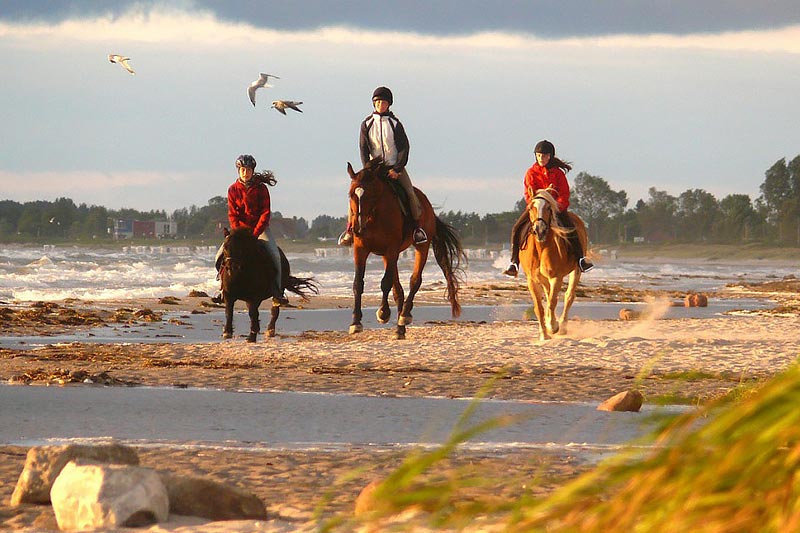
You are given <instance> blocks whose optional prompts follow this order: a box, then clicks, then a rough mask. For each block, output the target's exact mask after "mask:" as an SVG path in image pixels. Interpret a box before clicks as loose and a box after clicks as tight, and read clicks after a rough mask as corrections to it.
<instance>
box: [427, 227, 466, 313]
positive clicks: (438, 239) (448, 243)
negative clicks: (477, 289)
mask: <svg viewBox="0 0 800 533" xmlns="http://www.w3.org/2000/svg"><path fill="white" fill-rule="evenodd" d="M434 218H435V219H436V234H435V235H434V237H433V255H434V257H436V262H437V263H439V267H440V268H441V269H442V273H444V277H445V279H446V280H447V293H446V294H447V299H448V300H449V301H450V310H451V313H452V315H453V316H454V317H458V316H460V315H461V304H460V303H458V288H459V285H460V284H461V281H462V279H463V276H464V270H463V269H462V268H461V261H464V262H465V263H466V261H467V255H466V254H465V253H464V249H463V248H462V247H461V241H460V240H459V238H458V234H457V233H456V231H455V229H453V227H452V226H450V225H448V224H445V223H444V222H442V221H441V220H440V219H439V217H434Z"/></svg>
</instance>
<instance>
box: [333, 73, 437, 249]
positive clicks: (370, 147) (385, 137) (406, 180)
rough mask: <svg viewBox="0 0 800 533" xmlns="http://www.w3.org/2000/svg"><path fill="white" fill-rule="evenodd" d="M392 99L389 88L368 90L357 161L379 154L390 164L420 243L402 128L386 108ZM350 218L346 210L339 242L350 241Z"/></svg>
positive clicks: (417, 211) (418, 211)
mask: <svg viewBox="0 0 800 533" xmlns="http://www.w3.org/2000/svg"><path fill="white" fill-rule="evenodd" d="M393 101H394V99H393V96H392V91H391V90H389V88H388V87H378V88H377V89H375V91H374V92H373V93H372V105H373V107H374V109H375V111H374V112H373V113H372V114H371V115H369V116H368V117H367V118H365V119H364V121H363V122H362V123H361V134H360V136H359V148H360V149H361V164H362V165H363V166H366V164H367V163H368V162H369V161H370V160H372V159H376V158H380V159H382V160H383V162H384V163H386V164H387V165H389V166H390V167H391V169H390V170H389V177H390V178H392V179H395V180H397V181H398V183H400V185H402V186H403V189H405V191H406V194H407V195H408V203H409V204H410V207H411V216H412V218H413V219H414V222H415V224H416V229H415V230H414V244H422V243H423V242H425V241H427V240H428V236H427V235H426V234H425V231H424V230H423V229H422V228H421V227H420V225H419V219H420V217H421V216H422V206H421V205H420V203H419V198H417V195H416V193H415V192H414V186H413V185H412V184H411V178H410V177H409V176H408V171H406V164H407V163H408V149H409V143H408V137H407V136H406V130H405V128H403V124H402V123H401V122H400V120H398V118H397V117H396V116H394V113H392V112H391V111H389V106H391V105H392V103H393ZM351 219H352V213H348V217H347V220H348V224H347V229H346V230H345V231H344V233H342V234H341V236H340V237H339V244H343V245H350V244H351V243H352V242H353V235H352V228H351Z"/></svg>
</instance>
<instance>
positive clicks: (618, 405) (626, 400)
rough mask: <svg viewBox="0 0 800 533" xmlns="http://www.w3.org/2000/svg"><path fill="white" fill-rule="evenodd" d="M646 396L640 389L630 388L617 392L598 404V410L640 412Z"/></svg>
mask: <svg viewBox="0 0 800 533" xmlns="http://www.w3.org/2000/svg"><path fill="white" fill-rule="evenodd" d="M643 402H644V396H642V393H641V392H639V391H638V390H629V391H625V392H620V393H619V394H615V395H614V396H612V397H611V398H609V399H608V400H606V401H604V402H603V403H601V404H600V405H598V406H597V410H598V411H634V412H639V409H641V408H642V403H643Z"/></svg>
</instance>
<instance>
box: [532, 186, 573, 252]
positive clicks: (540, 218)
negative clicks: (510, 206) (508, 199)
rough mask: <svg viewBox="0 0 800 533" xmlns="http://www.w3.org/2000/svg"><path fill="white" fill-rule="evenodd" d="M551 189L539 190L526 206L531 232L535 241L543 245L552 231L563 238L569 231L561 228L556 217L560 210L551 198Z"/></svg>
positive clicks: (552, 197)
mask: <svg viewBox="0 0 800 533" xmlns="http://www.w3.org/2000/svg"><path fill="white" fill-rule="evenodd" d="M553 192H554V191H553V189H551V188H547V189H539V190H538V191H536V194H535V195H534V196H533V199H532V200H531V201H530V203H529V204H528V217H529V218H530V221H531V231H532V232H533V234H534V235H535V236H536V239H537V240H538V241H539V242H540V243H543V242H544V241H545V240H547V237H548V235H549V234H550V231H551V230H552V231H553V233H555V234H556V235H558V236H561V237H563V236H564V235H566V233H567V232H568V231H569V230H568V229H565V228H563V227H562V226H561V223H560V222H559V221H558V217H557V216H556V215H557V214H558V213H559V211H560V209H559V207H558V202H557V201H556V199H555V197H554V196H553Z"/></svg>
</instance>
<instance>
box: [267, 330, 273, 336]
mask: <svg viewBox="0 0 800 533" xmlns="http://www.w3.org/2000/svg"><path fill="white" fill-rule="evenodd" d="M274 336H275V330H274V329H268V330H267V337H274Z"/></svg>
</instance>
